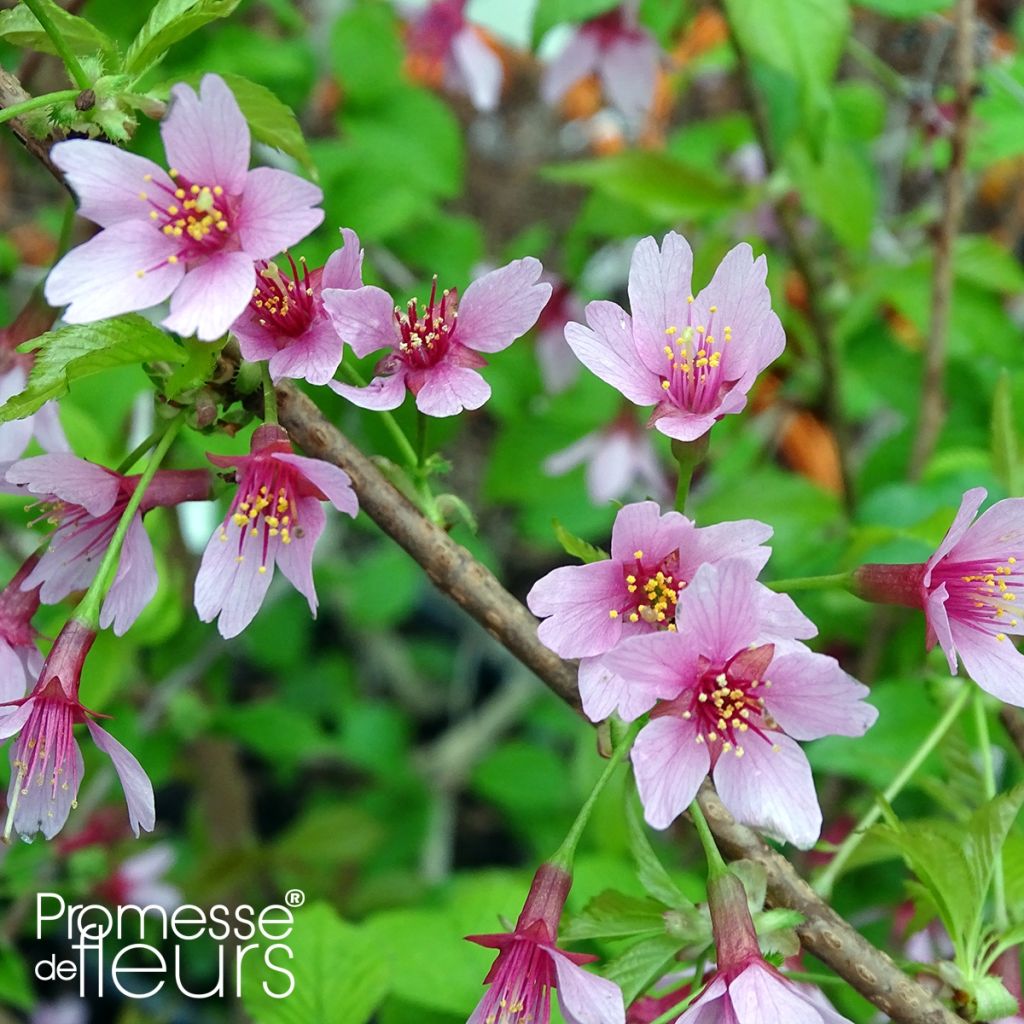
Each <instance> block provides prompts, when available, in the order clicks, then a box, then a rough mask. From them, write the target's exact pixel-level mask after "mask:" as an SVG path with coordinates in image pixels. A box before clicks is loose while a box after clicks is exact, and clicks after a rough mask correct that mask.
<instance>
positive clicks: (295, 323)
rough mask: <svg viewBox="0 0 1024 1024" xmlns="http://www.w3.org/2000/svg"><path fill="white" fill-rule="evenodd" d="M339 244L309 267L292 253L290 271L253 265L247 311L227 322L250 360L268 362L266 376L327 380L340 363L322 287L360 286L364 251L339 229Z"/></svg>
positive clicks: (272, 265)
mask: <svg viewBox="0 0 1024 1024" xmlns="http://www.w3.org/2000/svg"><path fill="white" fill-rule="evenodd" d="M342 237H343V238H344V242H343V244H342V247H341V248H340V249H338V250H337V251H336V252H334V253H332V254H331V257H330V258H329V259H328V260H327V263H326V264H325V265H324V266H323V267H321V268H319V269H318V270H312V271H311V270H309V269H308V268H307V267H306V264H305V261H304V260H300V261H299V263H300V265H301V269H300V268H299V267H296V265H295V261H294V260H292V258H291V256H289V257H288V262H289V264H290V265H291V274H288V273H285V272H284V271H283V270H282V269H281V268H280V267H279V266H278V265H277V264H276V263H273V262H269V261H267V260H260V261H259V262H258V263H257V264H256V287H255V289H254V290H253V297H252V299H251V301H250V302H249V306H248V308H247V309H246V311H245V312H244V313H243V314H242V315H241V316H240V317H239V318H238V319H237V320H236V321H235V322H234V323H233V324H232V325H231V332H232V333H233V334H234V335H235V337H237V338H238V346H239V348H240V349H241V350H242V356H243V357H244V358H245V359H248V360H250V361H251V362H257V361H260V360H264V359H266V360H269V369H270V376H271V378H272V379H273V380H274V382H275V383H276V382H277V381H279V380H280V379H281V378H282V377H292V378H299V379H302V380H307V381H309V383H310V384H326V383H327V382H328V381H329V380H330V379H331V378H332V377H333V376H334V374H335V373H336V372H337V369H338V365H339V364H340V363H341V347H342V346H341V339H340V338H339V337H338V332H337V331H336V330H335V327H334V324H332V323H331V320H330V318H329V317H328V316H327V312H326V310H325V309H324V304H323V302H322V301H321V297H320V293H321V290H322V289H323V288H359V287H361V286H362V283H363V278H362V263H363V250H362V249H361V248H360V246H359V236H358V235H357V234H356V233H355V232H354V231H352V230H350V229H348V228H344V229H343V230H342Z"/></svg>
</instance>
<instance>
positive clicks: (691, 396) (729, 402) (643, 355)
mask: <svg viewBox="0 0 1024 1024" xmlns="http://www.w3.org/2000/svg"><path fill="white" fill-rule="evenodd" d="M692 267H693V254H692V252H691V251H690V246H689V244H688V243H687V241H686V239H685V238H683V236H682V235H678V234H676V233H675V232H674V231H673V232H669V233H668V234H667V235H666V236H665V239H664V242H663V243H662V246H661V248H660V249H659V247H658V244H657V243H656V242H655V240H654V239H653V238H650V237H648V238H644V239H642V240H641V241H640V242H639V243H637V246H636V249H634V251H633V258H632V261H631V263H630V269H629V302H630V308H631V310H632V315H630V313H627V312H626V311H625V310H624V309H622V307H621V306H619V305H618V304H616V303H614V302H608V301H604V300H602V301H598V302H591V303H590V304H589V305H588V306H587V311H586V312H587V324H588V326H586V327H584V326H583V325H582V324H577V323H571V324H569V326H568V327H567V328H566V329H565V337H566V340H567V341H568V342H569V345H570V346H571V347H572V350H573V351H574V352H575V353H576V356H577V357H578V358H579V360H580V362H582V363H583V365H584V366H586V367H588V368H589V369H590V370H591V371H592V372H593V373H595V374H596V375H597V376H598V377H600V378H601V379H602V380H603V381H605V382H606V383H608V384H611V385H612V387H614V388H616V389H617V390H618V391H620V392H622V394H623V395H625V396H626V398H628V399H629V400H630V401H631V402H633V403H634V404H636V405H639V406H650V405H653V406H654V411H653V412H652V413H651V419H650V425H651V426H654V427H656V428H657V429H658V430H660V431H661V432H662V433H663V434H667V435H668V436H669V437H672V438H675V439H677V440H680V441H694V440H696V439H697V438H699V437H702V436H703V435H704V434H706V433H707V432H708V431H709V430H710V429H711V427H712V426H714V424H715V423H716V422H717V421H718V420H720V419H721V418H722V417H723V416H726V415H728V414H730V413H737V412H740V411H741V410H742V409H743V408H744V407H745V406H746V404H747V392H748V391H749V390H750V388H751V387H752V386H753V383H754V381H755V380H756V379H757V376H758V374H759V373H761V371H762V370H763V369H764V368H765V367H766V366H768V364H769V363H771V362H773V361H774V360H775V359H776V358H778V356H779V355H780V354H781V353H782V350H783V347H784V345H785V336H784V334H783V331H782V324H781V323H780V321H779V318H778V316H776V314H775V313H774V312H773V311H772V308H771V296H770V294H769V293H768V288H767V286H766V284H765V277H766V274H767V263H766V261H765V258H764V256H760V257H758V259H757V260H755V259H754V256H753V251H752V250H751V248H750V246H749V245H747V244H746V243H742V244H740V245H737V246H736V247H735V248H733V249H731V250H730V251H729V252H728V253H727V254H726V256H725V258H724V259H723V260H722V262H721V263H720V264H719V266H718V269H717V270H716V271H715V274H714V276H713V277H712V279H711V283H710V284H709V285H708V286H707V287H706V288H705V289H704V290H703V291H701V292H700V293H699V294H698V295H697V296H696V297H694V296H693V295H692V294H691V292H690V276H691V271H692Z"/></svg>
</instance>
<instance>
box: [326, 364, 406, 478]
mask: <svg viewBox="0 0 1024 1024" xmlns="http://www.w3.org/2000/svg"><path fill="white" fill-rule="evenodd" d="M341 373H342V376H344V377H347V378H348V381H349V383H350V384H354V385H355V386H356V387H357V388H365V387H366V381H365V380H363V378H362V377H361V376H360V374H359V373H358V371H356V370H355V369H353V368H352V367H351V366H348V365H346V364H345V363H342V364H341ZM379 415H380V416H381V418H382V419H383V420H384V426H385V427H387V429H388V433H389V434H391V436H392V438H394V441H395V444H396V445H398V447H399V449H400V450H401V452H402V457H403V458H404V459H405V461H406V463H407V464H408V466H409V468H410V469H411V470H416V469H418V468H419V459H418V457H417V455H416V449H415V448H413V446H412V445H411V444H410V443H409V438H407V437H406V436H405V431H404V430H402V428H401V427H400V426H399V425H398V420H396V419H395V417H394V416H392V415H391V413H389V412H382V413H380V414H379Z"/></svg>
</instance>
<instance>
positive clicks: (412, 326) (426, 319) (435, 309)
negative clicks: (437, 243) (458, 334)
mask: <svg viewBox="0 0 1024 1024" xmlns="http://www.w3.org/2000/svg"><path fill="white" fill-rule="evenodd" d="M458 299H459V296H458V292H457V291H456V290H455V289H454V288H451V289H448V288H446V289H445V290H444V291H443V292H442V293H441V299H440V301H438V299H437V278H436V277H435V278H434V283H433V285H432V286H431V288H430V301H429V302H428V303H427V305H426V306H424V307H423V308H422V310H421V309H420V308H418V306H417V302H418V300H417V299H411V300H410V302H409V307H408V310H407V312H404V313H403V312H402V309H401V307H399V306H396V307H395V323H396V325H397V326H398V333H399V342H398V347H397V348H396V350H395V354H396V355H397V356H398V358H399V359H401V360H402V362H404V363H405V364H406V366H408V367H409V368H410V369H415V370H426V369H429V368H430V367H432V366H436V365H437V364H438V363H439V362H440V361H441V360H442V359H443V358H444V356H445V354H446V353H447V352H448V349H449V347H450V346H451V343H452V340H453V338H454V336H455V328H456V326H457V320H458V316H459V312H458V308H457V307H458Z"/></svg>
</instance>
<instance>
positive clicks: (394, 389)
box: [327, 371, 405, 412]
mask: <svg viewBox="0 0 1024 1024" xmlns="http://www.w3.org/2000/svg"><path fill="white" fill-rule="evenodd" d="M327 386H328V387H329V388H330V389H331V390H332V391H334V392H335V393H336V394H339V395H341V397H342V398H347V399H348V400H349V401H350V402H351V403H352V404H353V405H358V406H359V408H360V409H376V410H377V411H378V412H388V411H390V410H391V409H397V408H398V407H399V406H400V405H401V404H402V402H404V401H405V374H404V373H403V372H401V371H397V372H395V373H393V374H389V375H388V376H386V377H374V378H373V380H371V381H370V383H369V384H367V385H366V387H365V388H357V387H354V386H353V385H352V384H342V383H341V381H338V380H329V381H328V382H327Z"/></svg>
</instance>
